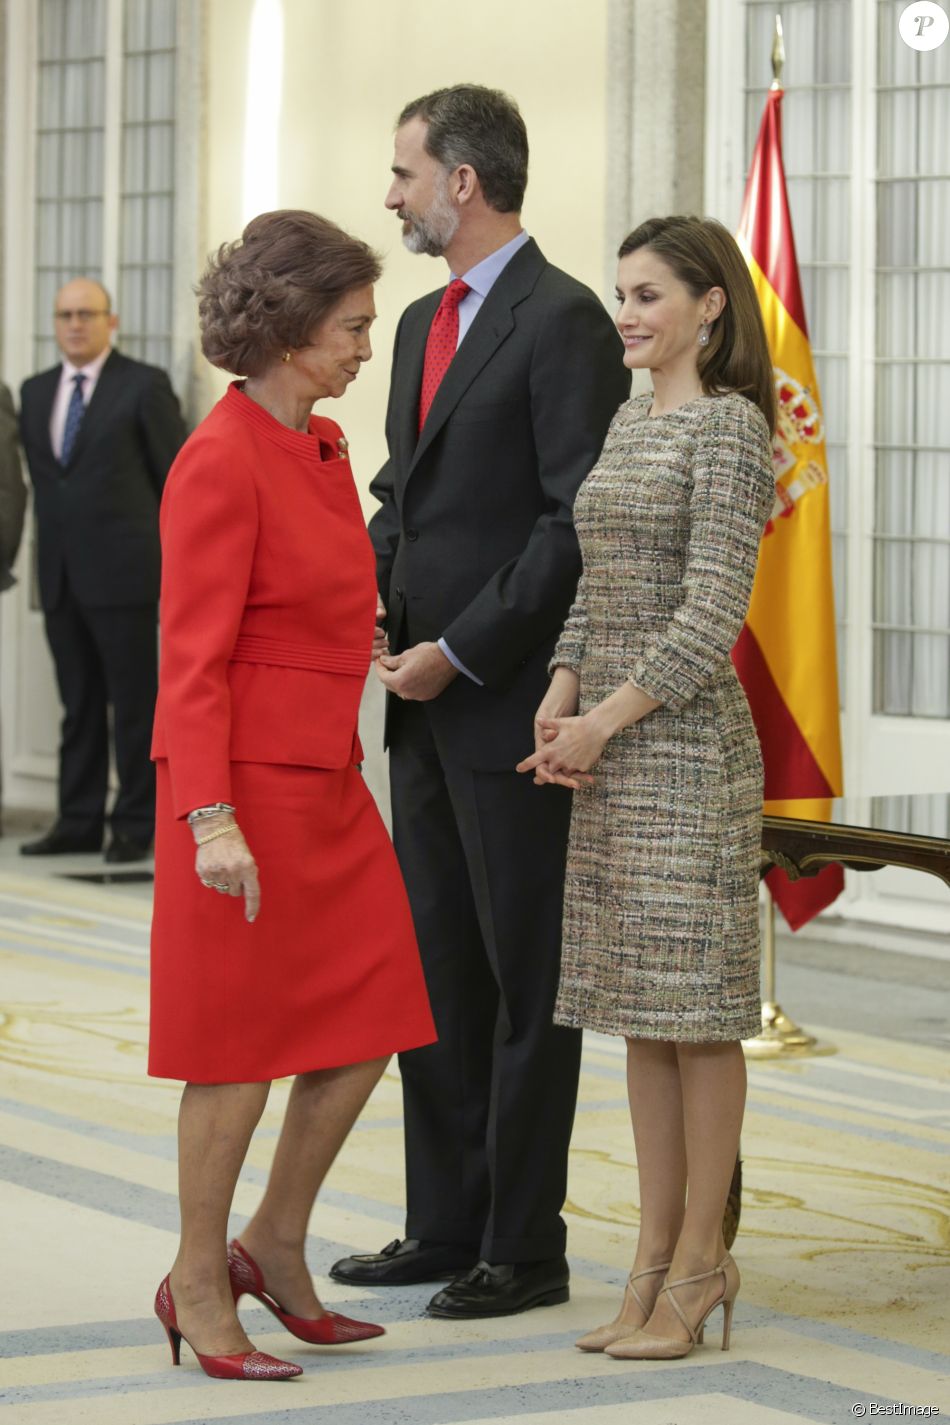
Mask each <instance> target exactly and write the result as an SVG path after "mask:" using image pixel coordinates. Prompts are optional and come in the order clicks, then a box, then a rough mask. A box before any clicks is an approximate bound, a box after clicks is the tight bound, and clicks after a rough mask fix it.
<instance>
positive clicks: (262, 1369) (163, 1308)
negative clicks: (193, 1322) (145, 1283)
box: [155, 1277, 303, 1380]
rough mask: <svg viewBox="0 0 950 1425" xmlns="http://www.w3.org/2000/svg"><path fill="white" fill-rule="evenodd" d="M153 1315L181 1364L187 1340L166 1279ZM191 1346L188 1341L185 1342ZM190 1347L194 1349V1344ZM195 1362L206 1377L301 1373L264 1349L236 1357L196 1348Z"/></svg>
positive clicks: (175, 1362)
mask: <svg viewBox="0 0 950 1425" xmlns="http://www.w3.org/2000/svg"><path fill="white" fill-rule="evenodd" d="M155 1315H156V1316H157V1317H158V1319H159V1321H160V1322H161V1323H162V1325H163V1326H164V1327H165V1332H166V1334H167V1336H168V1344H169V1345H170V1346H171V1348H172V1365H173V1366H179V1365H181V1343H182V1341H183V1340H187V1337H183V1336H182V1334H181V1332H180V1331H179V1329H178V1317H177V1315H176V1314H175V1302H174V1299H173V1297H172V1289H171V1286H170V1284H169V1281H168V1278H167V1277H166V1278H165V1280H164V1281H163V1282H162V1284H161V1286H160V1287H159V1288H158V1291H157V1292H156V1293H155ZM188 1344H189V1346H191V1342H190V1341H189V1342H188ZM191 1349H192V1350H193V1351H195V1348H194V1346H191ZM195 1355H196V1356H197V1358H198V1364H199V1366H200V1367H201V1369H202V1370H203V1371H204V1373H205V1375H206V1376H213V1377H214V1378H215V1379H216V1380H290V1379H291V1378H292V1377H293V1376H302V1375H303V1366H295V1365H294V1363H293V1361H280V1360H278V1359H277V1357H276V1356H268V1355H266V1354H265V1352H264V1351H244V1352H243V1353H242V1354H240V1355H237V1356H202V1355H200V1354H199V1353H198V1352H197V1351H195Z"/></svg>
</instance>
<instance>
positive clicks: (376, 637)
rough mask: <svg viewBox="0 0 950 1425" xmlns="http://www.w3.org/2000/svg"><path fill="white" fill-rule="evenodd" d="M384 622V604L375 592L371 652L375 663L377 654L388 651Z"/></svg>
mask: <svg viewBox="0 0 950 1425" xmlns="http://www.w3.org/2000/svg"><path fill="white" fill-rule="evenodd" d="M385 622H386V605H385V604H384V603H383V601H382V599H381V598H380V597H379V595H378V594H377V595H376V627H375V628H374V630H373V652H372V661H373V662H374V663H375V661H376V659H377V658H379V656H380V655H381V654H383V653H388V652H389V638H388V636H387V633H386V629H385V627H384V624H385Z"/></svg>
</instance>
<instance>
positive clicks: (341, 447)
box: [336, 435, 350, 460]
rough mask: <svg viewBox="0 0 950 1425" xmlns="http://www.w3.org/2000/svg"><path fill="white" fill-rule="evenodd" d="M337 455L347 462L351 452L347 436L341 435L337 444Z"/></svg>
mask: <svg viewBox="0 0 950 1425" xmlns="http://www.w3.org/2000/svg"><path fill="white" fill-rule="evenodd" d="M336 450H337V454H338V455H339V457H340V459H341V460H345V459H346V457H347V455H348V454H349V450H350V443H349V441H348V440H347V438H346V436H345V435H341V436H340V438H339V440H338V441H337V443H336Z"/></svg>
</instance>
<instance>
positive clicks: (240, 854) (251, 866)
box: [192, 814, 261, 923]
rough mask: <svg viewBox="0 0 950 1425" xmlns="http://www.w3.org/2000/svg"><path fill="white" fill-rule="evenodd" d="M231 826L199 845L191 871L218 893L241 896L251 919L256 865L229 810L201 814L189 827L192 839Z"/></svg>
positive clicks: (257, 904)
mask: <svg viewBox="0 0 950 1425" xmlns="http://www.w3.org/2000/svg"><path fill="white" fill-rule="evenodd" d="M229 824H230V826H231V827H232V828H233V829H232V830H231V831H229V832H228V835H227V836H216V837H215V838H214V840H213V841H209V842H207V844H206V845H204V846H199V847H198V849H197V852H196V853H195V871H196V873H197V875H198V879H199V880H200V881H201V884H202V885H203V886H207V887H208V889H209V890H214V891H217V892H218V893H219V895H229V896H241V895H243V897H244V915H245V918H246V919H247V920H248V922H250V923H253V921H254V920H256V918H257V913H258V911H259V910H260V908H261V888H260V883H259V881H258V879H257V865H256V863H255V861H254V857H253V856H252V855H251V852H250V848H249V847H248V844H247V842H246V841H245V840H244V836H243V834H242V832H241V828H240V827H239V826H238V824H237V822H236V821H235V820H234V818H233V817H232V816H230V814H222V816H221V817H220V818H218V817H216V816H215V817H205V818H203V819H202V820H201V821H200V822H196V823H195V825H194V827H193V828H192V829H193V831H194V833H195V840H196V841H197V839H198V838H199V837H202V836H210V834H211V832H212V831H217V830H219V828H221V827H224V826H228V825H229Z"/></svg>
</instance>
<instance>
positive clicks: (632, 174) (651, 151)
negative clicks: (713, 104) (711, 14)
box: [605, 0, 706, 288]
mask: <svg viewBox="0 0 950 1425" xmlns="http://www.w3.org/2000/svg"><path fill="white" fill-rule="evenodd" d="M608 6H609V14H608V77H607V162H608V184H607V223H606V228H607V241H606V252H605V264H606V270H607V282H608V285H609V287H611V288H612V286H613V270H614V261H615V254H616V251H617V247H618V245H619V243H620V241H621V239H622V238H623V237H624V236H625V235H626V233H628V232H629V231H630V229H631V228H633V227H634V226H635V225H636V224H637V223H638V222H642V220H643V219H644V218H650V217H662V216H665V215H666V214H668V213H701V212H702V205H703V123H704V109H705V78H706V76H705V62H706V0H661V3H658V0H608Z"/></svg>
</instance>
